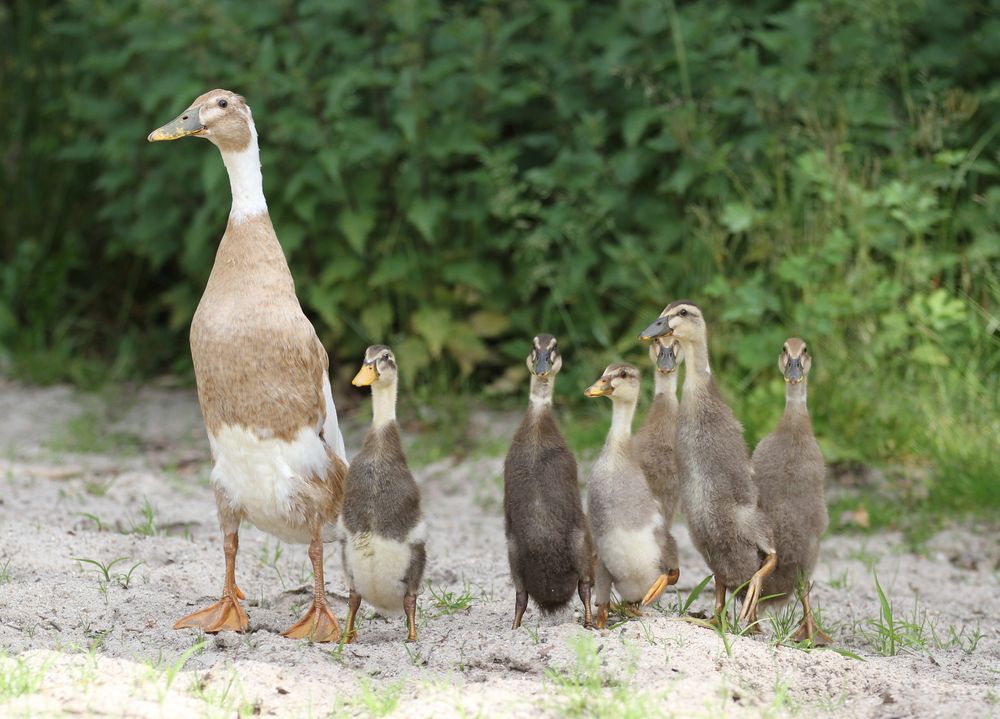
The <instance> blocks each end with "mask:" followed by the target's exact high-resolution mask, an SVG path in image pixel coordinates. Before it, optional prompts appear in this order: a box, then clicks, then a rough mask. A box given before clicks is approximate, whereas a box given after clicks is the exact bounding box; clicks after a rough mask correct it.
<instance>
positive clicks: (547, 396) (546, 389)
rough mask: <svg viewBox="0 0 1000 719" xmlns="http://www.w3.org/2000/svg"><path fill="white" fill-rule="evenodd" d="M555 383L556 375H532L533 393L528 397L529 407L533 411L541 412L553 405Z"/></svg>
mask: <svg viewBox="0 0 1000 719" xmlns="http://www.w3.org/2000/svg"><path fill="white" fill-rule="evenodd" d="M554 384H555V377H539V376H538V375H536V374H534V373H532V375H531V393H530V395H529V397H528V401H529V402H530V404H529V408H530V409H531V411H532V412H539V411H541V410H543V409H546V408H547V407H551V406H552V390H553V385H554Z"/></svg>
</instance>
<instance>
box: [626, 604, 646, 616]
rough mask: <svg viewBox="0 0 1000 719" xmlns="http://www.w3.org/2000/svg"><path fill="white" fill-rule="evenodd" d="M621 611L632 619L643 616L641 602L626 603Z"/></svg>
mask: <svg viewBox="0 0 1000 719" xmlns="http://www.w3.org/2000/svg"><path fill="white" fill-rule="evenodd" d="M621 610H622V612H624V613H625V614H627V615H629V616H630V617H641V616H642V609H640V608H639V602H625V603H624V604H622V606H621Z"/></svg>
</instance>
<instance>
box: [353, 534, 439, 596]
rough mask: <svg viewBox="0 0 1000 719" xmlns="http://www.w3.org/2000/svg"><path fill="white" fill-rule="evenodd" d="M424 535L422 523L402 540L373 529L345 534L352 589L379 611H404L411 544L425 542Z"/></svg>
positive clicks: (411, 556) (411, 551)
mask: <svg viewBox="0 0 1000 719" xmlns="http://www.w3.org/2000/svg"><path fill="white" fill-rule="evenodd" d="M423 534H424V528H423V523H422V522H421V523H420V524H419V525H418V526H417V527H415V528H414V529H413V530H412V531H411V532H410V533H409V535H408V536H407V538H406V540H405V541H402V542H400V541H397V540H394V539H389V538H387V537H384V536H382V535H380V534H377V533H375V532H371V531H365V532H357V533H354V534H348V536H347V537H345V541H344V565H345V569H347V572H348V576H349V579H350V580H351V581H352V582H353V588H354V590H355V591H356V592H357V593H358V594H360V595H361V598H362V599H364V600H365V601H366V602H368V603H369V604H371V605H372V606H373V607H375V608H376V609H377V610H378V611H379V612H380V613H382V614H388V615H399V614H402V613H403V596H404V595H405V594H406V574H407V571H408V570H409V568H410V564H411V563H412V561H413V548H412V546H411V545H412V544H413V543H414V542H420V541H423Z"/></svg>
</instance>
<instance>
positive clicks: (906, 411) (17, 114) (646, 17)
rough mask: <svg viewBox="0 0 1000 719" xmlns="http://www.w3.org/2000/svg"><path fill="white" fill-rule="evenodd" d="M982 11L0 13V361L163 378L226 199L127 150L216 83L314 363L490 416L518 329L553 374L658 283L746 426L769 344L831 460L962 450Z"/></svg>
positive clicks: (54, 8) (796, 5) (999, 286)
mask: <svg viewBox="0 0 1000 719" xmlns="http://www.w3.org/2000/svg"><path fill="white" fill-rule="evenodd" d="M998 9H1000V8H998V3H997V2H996V0H987V1H986V2H982V1H977V2H972V1H971V0H964V1H959V2H947V1H946V0H899V1H898V2H894V3H881V2H872V1H871V0H827V1H825V2H820V1H819V0H796V1H794V2H788V1H785V2H780V1H778V0H754V1H753V2H749V3H727V4H720V3H713V2H707V1H703V2H690V3H688V2H685V3H676V4H675V2H674V0H622V1H621V2H619V3H586V2H582V1H579V0H578V1H575V2H573V1H566V0H532V1H530V2H529V1H528V0H520V1H518V0H515V1H512V2H502V3H501V2H461V3H441V2H432V1H426V0H423V1H418V0H397V1H395V2H375V1H373V2H371V3H367V4H362V5H359V4H358V3H355V2H348V1H346V0H340V1H334V2H328V1H319V0H313V1H309V0H303V1H301V2H290V1H289V2H276V3H242V2H235V1H230V0H212V1H209V0H201V1H194V0H192V1H189V2H184V3H176V2H166V1H165V0H115V1H114V2H111V1H108V0H106V1H100V0H97V1H96V2H90V1H89V0H66V1H65V2H56V3H48V4H46V3H39V2H28V0H16V1H15V2H14V3H13V5H12V7H10V8H8V9H0V37H2V40H3V44H4V47H5V48H9V51H8V52H7V53H5V54H4V56H3V59H2V65H0V82H2V84H3V87H4V88H5V90H6V91H5V92H4V93H2V94H0V113H2V116H3V117H4V122H3V125H2V129H0V133H2V135H0V136H2V145H3V146H4V147H5V148H7V149H6V151H5V155H4V158H3V163H2V168H3V170H2V180H0V183H2V185H0V190H2V193H3V196H4V197H5V198H8V201H7V202H6V203H5V205H6V206H5V208H4V211H3V222H2V223H0V243H2V244H0V248H2V249H0V251H2V253H3V259H4V268H3V270H2V274H0V278H2V279H0V342H2V344H3V346H4V347H6V348H7V352H8V354H9V356H10V358H11V361H12V362H13V366H14V369H15V371H16V372H18V373H20V374H22V375H25V376H28V377H32V378H35V379H41V380H52V379H62V378H65V377H69V378H72V379H75V380H76V381H78V382H82V383H90V382H92V381H95V379H96V378H101V377H108V376H112V377H114V376H117V377H122V376H135V375H146V374H150V373H153V372H160V371H165V370H166V371H170V372H179V371H189V359H188V352H187V347H186V344H187V343H186V332H187V327H188V323H189V321H190V318H191V316H192V313H193V311H194V308H195V306H196V304H197V301H198V297H199V296H200V293H201V290H202V288H203V286H204V283H205V280H206V279H207V276H208V272H209V270H210V268H211V263H212V258H213V254H214V250H215V247H216V244H217V242H218V238H219V237H220V236H221V233H222V230H223V227H224V223H225V217H226V214H227V212H228V209H229V197H228V193H229V188H228V183H227V180H226V176H225V171H224V168H223V165H222V163H221V162H220V161H219V157H218V156H217V153H216V152H215V151H214V149H211V148H208V147H206V146H198V145H199V143H197V142H195V141H184V142H181V143H177V144H173V145H168V146H153V147H151V146H148V145H147V144H146V143H145V141H144V137H145V135H146V133H147V132H148V131H149V130H151V129H153V128H154V127H156V126H158V125H160V124H162V123H163V122H165V121H166V120H168V119H170V118H171V117H173V116H174V115H176V113H178V112H179V111H180V110H182V109H184V108H185V107H186V105H187V103H189V102H190V101H191V100H192V99H193V98H194V97H195V96H197V95H198V94H199V93H201V92H202V91H204V90H206V89H208V88H210V87H215V86H220V85H221V86H225V87H228V88H230V89H234V90H237V91H239V92H241V93H243V94H244V95H246V96H247V98H248V101H249V103H250V105H251V106H252V108H253V110H254V117H255V120H256V123H257V126H258V130H259V131H260V135H261V145H262V161H263V165H264V178H265V191H266V193H267V195H268V198H269V201H270V208H271V214H272V218H273V220H274V222H275V225H276V227H277V229H278V234H279V237H280V238H281V241H282V244H283V246H284V248H285V251H286V254H287V255H288V257H289V260H290V263H291V265H292V269H293V273H294V274H295V277H296V282H297V286H298V288H299V294H300V297H301V299H302V302H303V304H304V306H305V307H306V310H307V312H309V313H310V314H311V315H312V316H313V317H314V319H315V320H316V324H317V329H318V331H319V333H320V336H321V338H322V339H323V341H324V342H325V344H326V345H327V347H328V348H329V349H330V351H331V354H332V356H333V359H334V362H335V363H338V362H339V363H341V365H342V366H343V365H344V364H346V365H347V366H348V367H349V368H350V366H352V365H353V364H354V363H355V361H356V360H357V358H358V357H359V356H360V353H361V351H362V349H363V347H364V346H365V345H366V344H368V343H370V342H374V341H388V342H390V343H392V344H393V345H394V346H395V347H396V349H397V352H398V355H399V357H400V359H401V361H402V362H404V363H405V368H406V371H405V373H404V376H405V377H407V378H408V379H409V381H410V382H411V389H412V388H415V387H417V385H418V384H419V386H422V387H432V388H434V389H435V390H438V391H440V390H443V389H446V388H451V387H455V386H459V384H461V386H464V387H471V388H484V387H485V388H488V389H490V390H492V391H494V392H500V393H502V392H508V391H510V390H512V389H515V388H520V389H523V387H520V385H519V383H518V382H515V381H514V380H516V379H517V378H518V377H521V378H523V374H522V375H516V374H513V373H514V372H517V371H520V368H521V367H522V366H523V355H524V354H525V352H526V350H527V347H528V344H527V343H528V338H529V337H530V335H531V334H533V333H534V332H536V331H539V330H542V329H544V330H548V331H553V332H555V333H557V334H558V335H559V336H560V339H561V342H562V344H563V346H564V351H565V352H566V354H567V370H568V371H567V374H569V375H570V377H569V379H568V381H566V380H564V381H565V382H567V384H568V385H570V386H571V387H574V388H575V387H576V386H577V385H579V386H580V387H582V386H584V383H586V382H588V381H589V380H590V379H592V375H593V374H594V373H595V372H596V371H599V370H600V368H602V367H603V366H604V365H605V364H606V363H607V361H609V360H611V359H613V358H617V357H619V356H627V357H630V358H632V359H635V360H637V361H640V362H641V361H643V360H644V351H643V349H642V348H641V347H638V346H637V344H636V343H635V340H634V338H635V334H636V331H637V330H638V329H640V328H641V327H642V326H643V325H644V324H645V323H646V322H648V321H649V320H650V319H651V318H652V317H653V316H655V315H656V314H657V313H658V311H659V310H660V309H661V308H662V307H663V305H664V304H666V303H667V302H668V301H670V300H672V299H676V298H678V297H681V296H689V297H691V298H693V299H695V300H697V301H699V302H700V303H701V304H703V305H704V307H705V309H706V311H707V312H708V315H709V318H710V324H711V331H712V334H711V339H712V344H713V353H714V354H713V358H714V362H715V364H716V365H717V366H718V367H719V368H720V369H721V376H722V377H723V378H724V384H725V385H726V386H727V388H728V390H729V391H730V392H731V393H732V399H733V400H734V402H735V403H736V404H737V408H738V411H739V412H740V413H741V416H743V417H744V418H745V419H746V422H747V425H748V428H749V430H750V434H751V438H756V437H759V436H760V435H761V434H763V433H765V432H766V431H767V430H768V429H769V427H770V426H771V425H772V424H773V422H774V420H775V418H776V416H777V414H778V413H779V412H780V409H781V401H780V387H781V384H780V379H778V376H777V372H776V371H775V369H774V361H775V358H776V355H777V352H778V350H779V349H780V346H781V341H782V339H783V338H784V337H785V336H786V335H789V334H798V335H802V336H804V337H806V338H807V339H808V340H809V343H810V345H811V347H812V348H813V350H814V352H815V354H816V356H817V368H816V373H815V375H816V376H815V385H816V387H817V391H815V392H814V413H815V414H816V416H817V424H818V426H819V429H820V431H821V432H822V434H823V435H824V441H825V443H826V445H827V450H828V453H829V454H830V455H831V456H832V457H835V458H842V459H851V458H864V459H871V458H873V457H882V458H884V457H894V458H896V459H902V460H904V461H909V458H910V457H922V458H926V457H928V456H930V457H932V458H935V459H937V460H941V461H942V462H944V464H946V463H947V462H946V461H945V459H946V458H947V457H954V456H955V452H956V451H959V448H960V449H961V451H962V452H967V451H968V448H969V442H968V441H963V442H961V443H960V444H956V443H955V441H954V439H955V437H956V436H959V435H964V437H965V438H966V439H967V440H968V438H970V437H972V438H973V441H972V446H974V447H976V448H977V449H975V450H974V452H978V453H981V454H977V456H980V459H982V457H986V456H989V455H988V454H987V453H989V452H993V453H994V455H993V456H995V454H996V452H995V450H996V449H997V447H996V436H997V434H998V431H997V430H998V427H997V419H996V416H997V413H996V407H997V398H998V386H1000V385H998V382H997V379H996V376H997V373H998V370H1000V359H998V356H1000V352H998V341H997V332H998V322H997V318H996V305H997V301H998V299H1000V270H998V265H1000V262H998V260H1000V241H998V234H1000V228H998V218H1000V186H998V184H997V176H998V173H1000V164H998V163H1000V154H998V150H997V148H998V143H997V135H998V133H1000V83H998V80H997V76H996V72H995V70H996V67H997V66H998V63H1000V20H997V18H998V17H1000V13H998V12H997V11H998ZM12 200H13V201H12ZM511 368H513V369H511ZM345 371H349V369H348V370H345ZM342 378H343V375H342ZM417 379H419V380H420V382H419V383H418V382H416V380H417ZM567 392H570V390H569V389H567ZM570 393H572V394H576V392H575V390H573V391H572V392H570ZM934 418H936V420H937V421H938V422H940V423H942V424H947V425H949V426H948V427H941V429H942V430H944V431H945V434H944V435H939V434H937V433H936V432H935V431H933V430H931V429H930V428H929V422H932V421H934ZM970 423H971V424H970ZM956 432H957V433H958V435H956V434H955V433H956ZM949 443H950V444H949ZM960 464H961V466H968V463H966V462H965V461H964V460H963V462H962V463H960ZM973 464H975V462H973ZM941 466H944V465H943V464H942V465H941Z"/></svg>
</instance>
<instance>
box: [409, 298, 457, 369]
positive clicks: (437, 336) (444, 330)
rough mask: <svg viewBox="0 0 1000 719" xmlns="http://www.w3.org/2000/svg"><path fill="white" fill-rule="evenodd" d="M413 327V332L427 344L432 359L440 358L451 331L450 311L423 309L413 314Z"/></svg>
mask: <svg viewBox="0 0 1000 719" xmlns="http://www.w3.org/2000/svg"><path fill="white" fill-rule="evenodd" d="M411 325H412V327H413V331H414V332H416V333H417V334H418V335H420V336H421V337H422V338H423V339H424V341H425V342H426V343H427V349H428V351H429V352H430V354H431V357H433V358H434V359H437V358H439V357H440V356H441V350H443V349H444V345H445V342H447V340H448V333H449V331H450V329H451V315H450V314H449V312H448V310H444V309H434V308H431V307H422V308H420V309H418V310H417V311H416V312H414V313H413V319H412V320H411Z"/></svg>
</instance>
